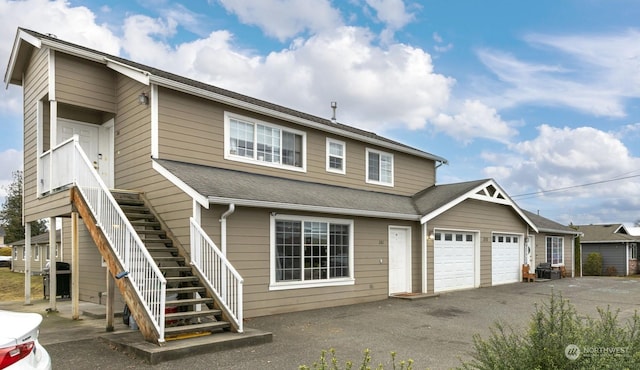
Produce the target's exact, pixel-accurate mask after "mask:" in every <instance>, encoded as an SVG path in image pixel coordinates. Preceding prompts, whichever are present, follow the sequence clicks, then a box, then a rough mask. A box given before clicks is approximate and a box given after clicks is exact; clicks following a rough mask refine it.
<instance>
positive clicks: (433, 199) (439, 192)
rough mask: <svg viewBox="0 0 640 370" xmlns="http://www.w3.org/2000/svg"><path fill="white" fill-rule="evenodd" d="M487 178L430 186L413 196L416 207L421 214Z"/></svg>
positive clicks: (442, 204)
mask: <svg viewBox="0 0 640 370" xmlns="http://www.w3.org/2000/svg"><path fill="white" fill-rule="evenodd" d="M487 181H489V180H486V179H484V180H475V181H467V182H459V183H455V184H445V185H434V186H430V187H428V188H426V189H424V190H422V191H421V192H419V193H417V194H416V195H414V196H413V201H414V203H415V205H416V209H417V210H418V212H419V213H420V214H421V215H425V214H427V213H429V212H432V211H435V210H436V209H438V208H440V207H442V206H444V205H446V204H447V203H449V202H451V201H452V200H454V199H456V198H458V197H460V196H462V195H464V194H466V193H468V192H469V191H471V190H473V189H474V188H476V187H478V186H480V185H482V184H484V183H485V182H487Z"/></svg>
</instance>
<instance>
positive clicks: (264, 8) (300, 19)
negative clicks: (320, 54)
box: [219, 0, 342, 41]
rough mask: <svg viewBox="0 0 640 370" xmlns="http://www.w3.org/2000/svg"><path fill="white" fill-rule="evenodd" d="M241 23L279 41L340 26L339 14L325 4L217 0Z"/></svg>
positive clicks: (319, 1)
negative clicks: (249, 25) (253, 26)
mask: <svg viewBox="0 0 640 370" xmlns="http://www.w3.org/2000/svg"><path fill="white" fill-rule="evenodd" d="M219 2H220V3H221V4H222V6H223V7H224V8H225V9H227V11H229V12H231V13H234V14H236V15H237V16H238V18H239V19H240V21H241V22H243V23H247V24H252V25H256V26H258V27H259V28H260V29H261V30H262V31H263V32H265V33H266V34H267V35H269V36H273V37H275V38H277V39H278V40H280V41H284V40H287V39H291V38H293V37H295V36H296V35H298V34H300V33H303V32H307V31H308V32H311V33H317V32H320V31H325V30H330V29H332V28H335V27H339V26H341V25H342V16H341V14H340V12H339V11H338V10H336V9H334V8H332V7H331V2H330V1H327V0H316V1H314V2H313V4H310V3H309V1H307V0H261V1H254V0H219Z"/></svg>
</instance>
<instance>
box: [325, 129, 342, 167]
mask: <svg viewBox="0 0 640 370" xmlns="http://www.w3.org/2000/svg"><path fill="white" fill-rule="evenodd" d="M331 144H337V145H341V146H342V157H340V158H341V159H342V169H335V168H331V166H330V165H329V163H330V159H331V157H332V155H331ZM325 151H326V170H327V172H331V173H339V174H342V175H344V174H345V173H346V172H347V144H346V143H345V142H344V141H341V140H336V139H332V138H330V137H328V138H327V144H326V146H325ZM336 158H337V157H336Z"/></svg>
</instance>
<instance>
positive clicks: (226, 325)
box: [164, 321, 231, 334]
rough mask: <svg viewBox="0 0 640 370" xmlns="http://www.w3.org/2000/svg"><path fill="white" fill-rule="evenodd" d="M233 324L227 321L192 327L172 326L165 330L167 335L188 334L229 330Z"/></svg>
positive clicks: (193, 325)
mask: <svg viewBox="0 0 640 370" xmlns="http://www.w3.org/2000/svg"><path fill="white" fill-rule="evenodd" d="M230 326H231V324H229V322H227V321H213V322H207V323H200V324H192V325H183V326H171V327H167V328H164V332H165V334H178V333H188V332H195V331H212V330H216V329H226V328H229V327H230Z"/></svg>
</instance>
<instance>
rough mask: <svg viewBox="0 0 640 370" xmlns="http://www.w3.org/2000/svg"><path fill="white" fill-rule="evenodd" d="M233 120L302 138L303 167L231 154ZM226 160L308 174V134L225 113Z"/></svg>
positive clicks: (255, 143)
mask: <svg viewBox="0 0 640 370" xmlns="http://www.w3.org/2000/svg"><path fill="white" fill-rule="evenodd" d="M231 118H233V119H237V120H240V121H244V122H248V123H252V124H253V125H254V127H255V125H256V124H260V125H263V126H268V127H272V128H276V129H278V130H280V131H281V132H282V131H287V132H290V133H293V134H296V135H300V136H302V167H296V166H289V165H283V164H280V163H272V162H265V161H260V160H258V159H253V158H247V157H242V156H237V155H233V154H231V145H229V144H230V140H231V129H230V126H229V125H230V122H229V120H230V119H231ZM256 131H257V130H254V145H256V146H257V142H256V141H255V135H256ZM254 152H256V153H257V148H254ZM224 159H227V160H230V161H235V162H242V163H250V164H254V165H258V166H264V167H271V168H280V169H284V170H289V171H297V172H307V133H306V132H304V131H299V130H296V129H292V128H289V127H285V126H279V125H276V124H273V123H269V122H264V121H260V120H257V119H255V118H250V117H245V116H241V115H239V114H234V113H230V112H224Z"/></svg>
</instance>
